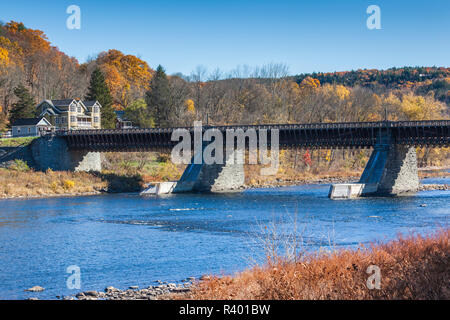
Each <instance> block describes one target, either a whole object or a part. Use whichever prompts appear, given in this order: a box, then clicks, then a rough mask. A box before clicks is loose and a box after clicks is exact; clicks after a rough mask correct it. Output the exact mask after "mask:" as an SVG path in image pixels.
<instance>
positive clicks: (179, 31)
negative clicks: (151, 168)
mask: <svg viewBox="0 0 450 320" xmlns="http://www.w3.org/2000/svg"><path fill="white" fill-rule="evenodd" d="M70 5H77V6H79V8H80V11H81V28H80V29H79V30H76V29H73V30H70V29H68V28H67V27H66V20H67V19H68V18H69V16H70V14H68V13H66V10H67V8H68V7H69V6H70ZM369 5H377V6H378V7H379V8H380V13H381V14H380V23H381V29H372V30H370V29H368V28H367V24H366V21H367V19H368V18H369V16H371V14H368V13H367V12H366V10H367V8H368V6H369ZM0 20H1V21H3V22H8V21H10V20H14V21H18V22H23V23H24V24H25V26H26V27H29V28H32V29H40V30H43V31H44V32H45V34H46V35H47V37H48V38H49V40H50V41H51V43H52V44H53V45H55V46H57V47H58V48H59V49H60V50H61V51H63V52H65V53H66V54H68V55H69V56H74V57H76V58H77V59H78V60H79V61H80V62H81V63H82V62H85V61H86V60H87V59H88V58H89V57H95V55H96V54H98V53H100V52H102V51H106V50H108V49H118V50H120V51H122V52H124V53H125V54H134V55H136V56H138V57H140V58H141V59H143V60H145V61H146V62H147V63H148V64H149V65H150V67H152V68H156V66H158V65H159V64H161V65H162V66H163V67H164V68H165V69H166V71H167V72H168V73H169V74H173V73H177V72H181V73H183V74H189V73H190V72H191V71H192V70H194V69H195V68H196V66H198V65H203V66H205V67H206V68H207V69H208V70H209V71H212V70H213V69H215V68H220V69H221V70H224V71H229V70H231V69H234V68H235V67H237V66H238V65H250V66H262V65H264V64H267V63H284V64H286V65H287V66H288V67H289V71H290V74H299V73H309V72H314V71H316V72H333V71H345V70H353V69H360V68H361V69H364V68H367V69H371V68H377V69H387V68H390V67H402V66H444V67H449V66H450V41H449V40H450V1H449V0H434V1H431V0H430V1H422V0H409V1H406V0H373V1H366V0H314V1H313V0H308V1H303V0H295V1H294V0H276V1H273V0H272V1H268V0H258V1H255V0H247V1H246V0H240V1H239V0H226V1H223V0H222V1H215V0H210V1H204V0H183V1H181V0H178V1H174V0H162V1H153V0H147V1H144V0H142V1H137V0H128V1H123V0H121V1H117V0H109V1H104V0H95V1H92V0H86V1H85V0H70V1H65V0H58V1H49V0H40V1H35V0H33V1H32V0H0Z"/></svg>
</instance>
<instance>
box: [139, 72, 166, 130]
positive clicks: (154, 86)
mask: <svg viewBox="0 0 450 320" xmlns="http://www.w3.org/2000/svg"><path fill="white" fill-rule="evenodd" d="M145 100H146V102H147V107H148V110H149V112H150V114H152V116H153V119H154V120H155V126H156V127H168V126H170V122H169V117H170V113H171V96H170V86H169V80H168V79H167V75H166V72H165V71H164V68H163V67H162V66H161V65H159V66H158V68H156V72H155V75H154V76H153V78H152V80H151V81H150V89H149V90H148V91H147V93H146V96H145Z"/></svg>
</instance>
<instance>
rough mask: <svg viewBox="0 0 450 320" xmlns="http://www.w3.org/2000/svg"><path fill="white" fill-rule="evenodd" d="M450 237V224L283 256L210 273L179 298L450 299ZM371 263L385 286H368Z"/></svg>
mask: <svg viewBox="0 0 450 320" xmlns="http://www.w3.org/2000/svg"><path fill="white" fill-rule="evenodd" d="M449 236H450V229H446V230H441V231H439V232H437V233H435V234H432V235H430V236H427V237H422V236H418V235H415V236H409V237H406V238H403V237H399V238H398V239H397V240H395V241H391V242H388V243H386V244H373V245H371V246H370V247H369V248H364V247H361V248H359V249H357V250H340V251H335V252H333V253H320V254H309V255H306V256H303V257H302V258H301V259H300V260H299V261H298V262H295V263H294V262H286V261H283V260H282V259H278V261H277V262H275V263H268V264H267V265H265V266H263V267H255V268H253V269H251V270H247V271H244V272H242V273H240V274H238V275H236V276H234V277H230V276H225V277H220V278H219V277H211V278H210V279H209V280H205V281H201V282H200V283H198V284H197V285H196V286H195V287H194V288H193V290H192V291H191V292H190V293H188V294H187V295H184V296H181V297H175V298H178V299H179V298H181V299H250V300H253V299H256V300H265V299H282V300H291V299H294V300H299V299H314V300H315V299H320V300H321V299H351V300H353V299H449V298H450V246H449ZM270 261H272V259H271V260H270ZM369 265H376V266H378V267H379V268H380V270H381V289H380V290H377V289H371V290H369V289H368V288H367V285H366V281H367V279H368V277H369V276H370V274H367V273H366V271H367V268H368V267H369Z"/></svg>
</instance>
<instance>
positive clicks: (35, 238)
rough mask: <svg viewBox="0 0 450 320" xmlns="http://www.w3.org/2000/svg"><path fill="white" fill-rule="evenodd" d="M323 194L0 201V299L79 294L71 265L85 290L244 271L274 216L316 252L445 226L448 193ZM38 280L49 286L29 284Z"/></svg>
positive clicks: (316, 189) (303, 189)
mask: <svg viewBox="0 0 450 320" xmlns="http://www.w3.org/2000/svg"><path fill="white" fill-rule="evenodd" d="M430 180H431V179H430ZM432 183H436V182H432ZM439 183H448V179H447V180H444V181H443V182H442V180H440V181H439ZM327 194H328V186H326V185H310V186H298V187H283V188H274V189H255V190H247V191H245V192H243V193H232V194H212V195H203V194H193V195H192V194H191V195H187V194H184V195H183V194H180V195H167V196H164V197H160V198H155V197H145V198H143V197H140V196H138V195H135V194H121V195H104V196H90V197H76V198H51V199H32V200H2V201H0V208H1V209H0V298H3V299H5V298H10V299H11V298H12V299H15V298H27V297H30V296H38V297H40V298H55V296H56V295H62V294H63V295H67V294H74V293H76V292H77V291H78V290H74V291H72V290H69V289H67V288H66V279H67V277H68V276H69V274H67V273H66V268H67V267H68V266H70V265H78V266H79V267H80V268H81V279H82V280H81V281H82V290H103V289H104V288H105V287H106V286H109V285H113V286H117V287H119V288H126V287H128V286H130V285H140V286H148V285H150V284H153V283H154V281H155V280H162V281H180V280H182V279H184V278H186V277H189V276H200V275H202V274H205V273H215V274H224V273H232V272H235V271H239V270H243V269H245V268H246V267H248V266H249V265H250V261H251V260H252V258H254V257H260V256H262V251H261V248H260V247H255V246H254V243H255V241H254V240H255V239H257V238H259V237H261V236H262V233H264V232H265V230H266V229H265V227H267V226H269V225H271V223H272V222H274V221H277V222H278V225H277V228H278V229H277V230H278V232H279V235H280V237H281V238H283V237H286V236H287V235H289V234H291V231H292V228H293V225H294V221H295V220H298V221H297V230H304V231H303V234H302V239H303V240H305V241H306V242H307V244H308V248H309V249H310V250H317V249H318V248H320V247H323V246H328V245H329V244H330V243H334V244H335V245H337V246H350V247H351V246H356V245H358V244H359V243H367V242H369V241H374V240H388V239H392V238H394V237H395V236H396V235H397V234H398V233H400V232H401V233H408V232H411V231H415V232H419V233H426V232H429V231H431V230H435V229H436V228H439V227H442V226H444V227H445V226H448V225H449V217H450V210H449V209H448V200H449V193H448V192H446V191H427V192H420V193H419V194H418V195H416V196H413V197H402V198H365V199H357V200H345V201H332V200H329V199H328V198H327ZM423 205H425V206H423ZM256 260H257V261H260V260H258V258H256ZM34 285H40V286H43V287H44V288H46V290H45V291H44V292H42V293H28V292H24V291H23V290H24V289H27V288H30V287H32V286H34Z"/></svg>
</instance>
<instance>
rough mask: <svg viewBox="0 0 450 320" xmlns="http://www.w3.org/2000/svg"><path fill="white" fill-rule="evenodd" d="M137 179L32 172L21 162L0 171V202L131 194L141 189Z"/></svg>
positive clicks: (130, 177)
mask: <svg viewBox="0 0 450 320" xmlns="http://www.w3.org/2000/svg"><path fill="white" fill-rule="evenodd" d="M142 184H143V183H142V179H141V177H140V176H136V175H131V176H126V175H118V174H115V173H110V172H102V173H99V172H68V171H52V170H47V171H46V172H40V171H34V170H32V169H30V168H29V167H28V166H27V165H26V163H24V162H23V161H20V160H16V161H14V162H13V163H12V164H11V165H10V166H9V167H8V168H0V198H15V197H35V196H38V197H39V196H42V197H44V196H61V195H79V194H92V193H99V192H133V191H139V190H140V189H141V188H142Z"/></svg>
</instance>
